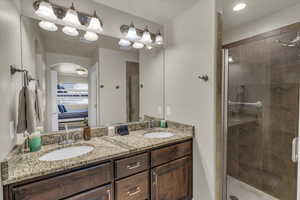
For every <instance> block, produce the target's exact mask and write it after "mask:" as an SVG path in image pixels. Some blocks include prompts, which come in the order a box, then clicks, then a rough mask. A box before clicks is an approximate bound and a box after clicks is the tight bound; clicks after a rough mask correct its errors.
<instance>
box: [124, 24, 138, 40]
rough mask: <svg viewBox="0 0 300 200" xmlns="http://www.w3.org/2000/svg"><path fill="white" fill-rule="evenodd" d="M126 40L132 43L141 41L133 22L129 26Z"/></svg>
mask: <svg viewBox="0 0 300 200" xmlns="http://www.w3.org/2000/svg"><path fill="white" fill-rule="evenodd" d="M126 39H127V40H130V41H137V40H138V39H139V37H138V35H137V32H136V29H135V26H134V24H133V22H131V24H130V26H129V29H128V32H127V35H126Z"/></svg>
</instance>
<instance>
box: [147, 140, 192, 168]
mask: <svg viewBox="0 0 300 200" xmlns="http://www.w3.org/2000/svg"><path fill="white" fill-rule="evenodd" d="M190 154H192V142H191V141H187V142H183V143H179V144H175V145H171V146H168V147H165V148H160V149H156V150H153V151H151V167H156V166H158V165H161V164H164V163H167V162H170V161H172V160H176V159H178V158H182V157H184V156H187V155H190Z"/></svg>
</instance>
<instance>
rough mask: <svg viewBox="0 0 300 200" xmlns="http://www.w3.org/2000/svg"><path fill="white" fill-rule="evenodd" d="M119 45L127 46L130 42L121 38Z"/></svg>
mask: <svg viewBox="0 0 300 200" xmlns="http://www.w3.org/2000/svg"><path fill="white" fill-rule="evenodd" d="M119 45H120V46H121V47H129V46H130V45H131V42H130V41H129V40H126V39H123V38H121V39H120V41H119Z"/></svg>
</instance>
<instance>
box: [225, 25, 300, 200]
mask: <svg viewBox="0 0 300 200" xmlns="http://www.w3.org/2000/svg"><path fill="white" fill-rule="evenodd" d="M297 27H298V28H297ZM299 31H300V25H298V26H294V27H292V28H289V29H287V30H286V31H281V32H277V33H276V32H272V34H262V35H259V36H257V37H253V38H251V39H250V40H245V41H241V42H237V43H234V44H232V45H229V46H227V47H226V49H225V50H224V51H225V55H226V58H225V60H226V61H227V63H225V66H226V67H225V68H226V70H227V77H226V79H227V84H225V85H227V87H226V89H225V90H226V95H225V96H227V98H226V100H225V102H224V105H225V106H226V111H227V114H226V117H227V119H226V120H225V121H227V124H226V127H225V128H226V130H225V133H226V137H225V138H226V139H225V142H226V148H225V149H226V156H225V157H226V174H225V175H226V184H227V189H226V193H227V194H226V198H227V200H279V199H280V200H296V199H297V198H296V196H297V163H296V162H294V161H293V160H292V154H293V153H295V152H293V151H292V150H293V141H295V140H294V139H295V138H296V137H298V122H299V119H298V116H299V83H300V57H299V53H300V50H299V49H300V35H299ZM288 47H297V48H288ZM229 57H230V59H229ZM294 145H295V142H294ZM294 149H295V148H294Z"/></svg>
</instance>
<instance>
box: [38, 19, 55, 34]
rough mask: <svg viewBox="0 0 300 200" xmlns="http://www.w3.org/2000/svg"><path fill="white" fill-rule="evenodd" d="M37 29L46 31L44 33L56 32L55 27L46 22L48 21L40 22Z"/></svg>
mask: <svg viewBox="0 0 300 200" xmlns="http://www.w3.org/2000/svg"><path fill="white" fill-rule="evenodd" d="M39 27H41V28H42V29H44V30H46V31H52V32H53V31H57V29H58V28H57V26H56V25H55V24H54V23H52V22H48V21H40V22H39Z"/></svg>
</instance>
